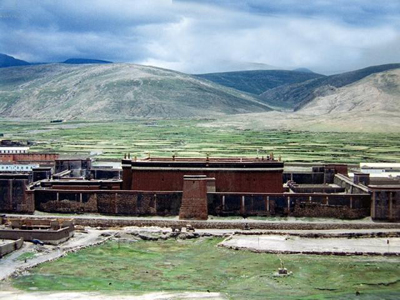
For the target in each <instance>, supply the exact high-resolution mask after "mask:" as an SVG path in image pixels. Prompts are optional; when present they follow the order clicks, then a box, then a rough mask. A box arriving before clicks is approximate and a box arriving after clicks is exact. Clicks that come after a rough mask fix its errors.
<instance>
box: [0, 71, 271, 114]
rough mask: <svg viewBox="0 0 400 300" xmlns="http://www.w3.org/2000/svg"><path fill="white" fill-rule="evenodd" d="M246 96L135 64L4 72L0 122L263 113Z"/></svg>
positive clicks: (0, 83)
mask: <svg viewBox="0 0 400 300" xmlns="http://www.w3.org/2000/svg"><path fill="white" fill-rule="evenodd" d="M268 110H270V109H269V107H268V106H267V105H266V104H263V103H260V102H258V99H256V98H254V97H253V96H251V95H248V94H246V93H243V92H240V91H237V90H234V89H230V88H227V87H224V86H220V85H218V84H214V83H212V82H209V81H207V80H202V79H199V78H195V77H193V76H190V75H186V74H183V73H179V72H175V71H170V70H165V69H159V68H154V67H147V66H140V65H134V64H102V65H66V64H48V65H36V66H24V67H13V68H3V69H0V117H5V118H26V119H54V118H57V119H124V118H132V117H155V118H182V117H185V118H186V117H209V116H219V115H224V114H238V113H249V112H262V111H268Z"/></svg>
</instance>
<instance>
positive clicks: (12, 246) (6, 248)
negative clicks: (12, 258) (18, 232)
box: [0, 238, 24, 257]
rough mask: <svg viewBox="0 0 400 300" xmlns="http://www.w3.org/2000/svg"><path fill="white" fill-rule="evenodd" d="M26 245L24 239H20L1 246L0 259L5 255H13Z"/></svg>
mask: <svg viewBox="0 0 400 300" xmlns="http://www.w3.org/2000/svg"><path fill="white" fill-rule="evenodd" d="M23 244H24V239H22V238H20V239H18V240H16V241H15V242H9V243H6V244H3V245H0V257H3V256H4V255H6V254H8V253H11V252H13V251H15V250H18V249H20V248H21V247H22V245H23Z"/></svg>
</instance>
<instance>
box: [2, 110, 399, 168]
mask: <svg viewBox="0 0 400 300" xmlns="http://www.w3.org/2000/svg"><path fill="white" fill-rule="evenodd" d="M241 117H242V118H244V116H243V115H241ZM227 118H228V117H227ZM221 123H223V120H222V121H221V120H218V121H217V120H215V119H209V120H193V119H192V120H188V119H186V120H184V119H181V120H179V119H174V120H173V119H170V120H159V119H154V120H149V119H147V120H144V119H137V120H129V121H115V122H112V121H68V122H63V123H50V122H48V121H46V122H45V121H43V122H40V121H19V122H18V121H9V120H4V119H3V120H0V133H3V134H4V136H3V137H2V138H3V139H15V140H30V141H33V142H34V145H33V146H32V147H31V151H34V152H40V151H42V152H43V151H44V152H58V153H60V154H61V155H63V156H74V155H81V156H87V155H90V154H92V155H93V156H96V157H97V158H99V159H111V160H120V159H121V158H122V157H123V156H124V155H125V154H126V153H130V155H131V156H132V157H133V156H137V157H138V158H143V157H147V156H148V155H151V156H172V155H173V154H175V155H177V156H181V157H206V155H207V154H209V155H210V156H211V157H212V156H214V157H215V156H222V157H232V156H243V157H257V156H258V157H259V158H260V159H261V158H262V157H264V158H266V157H267V156H268V155H270V153H271V152H273V153H274V156H275V158H278V157H279V156H281V158H282V160H283V161H285V162H344V163H359V162H365V161H369V162H396V161H399V160H400V151H398V150H399V149H400V133H396V132H387V133H382V132H380V133H366V132H365V133H360V132H358V133H351V132H324V131H305V130H302V131H300V130H298V131H296V130H285V129H270V128H264V129H263V128H260V127H259V129H257V128H254V129H250V128H246V127H242V126H241V124H242V123H240V122H237V123H234V122H233V123H232V124H229V122H225V123H223V124H221Z"/></svg>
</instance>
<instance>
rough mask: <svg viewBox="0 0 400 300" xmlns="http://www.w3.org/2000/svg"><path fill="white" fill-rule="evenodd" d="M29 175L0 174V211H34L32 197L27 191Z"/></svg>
mask: <svg viewBox="0 0 400 300" xmlns="http://www.w3.org/2000/svg"><path fill="white" fill-rule="evenodd" d="M28 184H29V175H22V174H0V212H14V213H33V212H34V211H35V209H34V204H33V203H32V198H30V196H29V195H27V194H26V193H25V191H26V187H27V185H28Z"/></svg>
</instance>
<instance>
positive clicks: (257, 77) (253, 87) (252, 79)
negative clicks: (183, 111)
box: [196, 70, 325, 95]
mask: <svg viewBox="0 0 400 300" xmlns="http://www.w3.org/2000/svg"><path fill="white" fill-rule="evenodd" d="M196 76H197V77H199V78H204V79H207V80H210V81H212V82H215V83H218V84H221V85H224V86H227V87H231V88H234V89H237V90H240V91H244V92H247V93H251V94H256V95H260V94H261V93H263V92H265V91H267V90H269V89H273V88H276V87H278V86H282V85H286V84H293V83H299V82H304V81H307V80H310V79H315V78H323V77H325V76H324V75H321V74H316V73H312V72H310V71H308V72H301V70H300V71H296V70H295V71H285V70H257V71H240V72H225V73H209V74H200V75H196Z"/></svg>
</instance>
